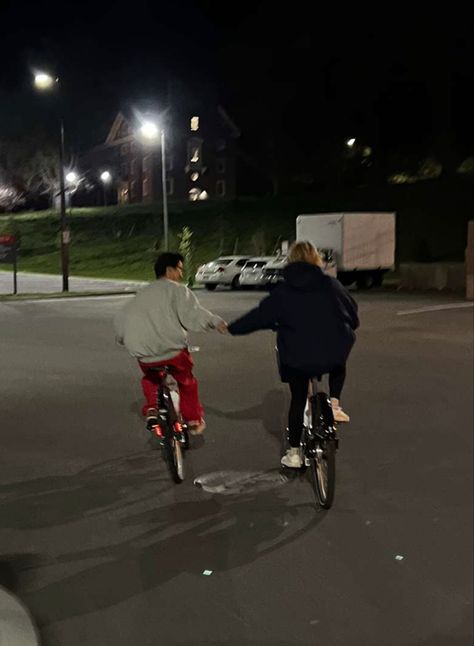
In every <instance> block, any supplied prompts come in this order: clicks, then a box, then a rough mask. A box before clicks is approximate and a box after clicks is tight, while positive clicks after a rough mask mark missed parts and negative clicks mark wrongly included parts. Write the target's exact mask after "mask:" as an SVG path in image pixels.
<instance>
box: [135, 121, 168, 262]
mask: <svg viewBox="0 0 474 646" xmlns="http://www.w3.org/2000/svg"><path fill="white" fill-rule="evenodd" d="M140 134H141V135H142V137H143V139H145V140H146V141H148V142H150V143H153V142H156V141H157V140H158V137H160V138H161V183H162V188H163V238H164V247H165V251H168V249H169V232H168V193H167V190H166V142H165V131H164V129H163V128H161V130H160V128H158V126H157V125H156V124H155V123H153V122H152V121H145V123H144V124H143V125H142V126H141V128H140Z"/></svg>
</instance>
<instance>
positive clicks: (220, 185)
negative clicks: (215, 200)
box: [216, 179, 225, 197]
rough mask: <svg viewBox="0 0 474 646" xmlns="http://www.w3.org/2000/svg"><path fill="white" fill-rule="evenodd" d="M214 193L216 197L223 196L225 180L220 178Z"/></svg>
mask: <svg viewBox="0 0 474 646" xmlns="http://www.w3.org/2000/svg"><path fill="white" fill-rule="evenodd" d="M216 193H217V195H218V197H224V195H225V182H224V180H222V179H220V180H219V181H218V182H217V184H216Z"/></svg>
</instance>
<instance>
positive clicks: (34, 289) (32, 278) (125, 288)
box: [0, 271, 147, 295]
mask: <svg viewBox="0 0 474 646" xmlns="http://www.w3.org/2000/svg"><path fill="white" fill-rule="evenodd" d="M17 280H18V294H50V293H55V292H61V291H62V277H61V276H60V275H54V274H31V273H26V272H18V276H17ZM145 285H147V283H146V282H142V281H136V280H112V279H102V278H81V277H79V276H71V277H70V278H69V291H70V292H78V293H80V292H115V291H116V292H134V291H135V290H137V289H139V288H140V287H143V286H145ZM12 293H13V272H11V271H0V295H7V294H12Z"/></svg>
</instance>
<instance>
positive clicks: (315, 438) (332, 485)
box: [301, 379, 339, 509]
mask: <svg viewBox="0 0 474 646" xmlns="http://www.w3.org/2000/svg"><path fill="white" fill-rule="evenodd" d="M338 446H339V440H338V439H337V437H336V423H335V422H334V415H333V412H332V406H331V400H330V399H329V397H328V396H327V394H326V393H325V392H322V391H320V390H318V379H312V380H311V382H310V387H309V393H308V402H307V406H306V410H305V424H304V429H303V435H302V441H301V448H302V453H303V458H304V462H305V466H307V467H309V469H310V472H311V481H312V484H313V491H314V493H315V497H316V500H317V502H318V503H319V505H320V506H321V507H323V509H330V507H331V505H332V503H333V501H334V494H335V491H336V451H337V449H338Z"/></svg>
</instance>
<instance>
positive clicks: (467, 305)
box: [397, 303, 474, 316]
mask: <svg viewBox="0 0 474 646" xmlns="http://www.w3.org/2000/svg"><path fill="white" fill-rule="evenodd" d="M472 307H474V303H449V304H448V305H429V306H427V307H419V308H417V309H415V310H402V311H401V312H397V316H407V315H408V314H424V313H426V312H442V311H444V310H461V309H467V308H472Z"/></svg>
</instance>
